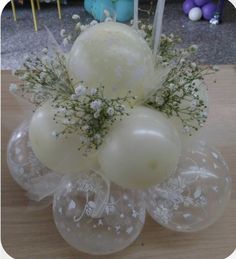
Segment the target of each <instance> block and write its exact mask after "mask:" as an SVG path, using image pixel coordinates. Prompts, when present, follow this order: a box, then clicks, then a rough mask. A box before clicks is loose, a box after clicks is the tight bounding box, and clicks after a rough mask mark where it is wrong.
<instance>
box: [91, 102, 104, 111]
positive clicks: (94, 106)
mask: <svg viewBox="0 0 236 259" xmlns="http://www.w3.org/2000/svg"><path fill="white" fill-rule="evenodd" d="M101 107H102V101H101V100H99V99H98V100H95V101H93V102H91V103H90V108H91V109H93V110H94V111H99V110H100V108H101Z"/></svg>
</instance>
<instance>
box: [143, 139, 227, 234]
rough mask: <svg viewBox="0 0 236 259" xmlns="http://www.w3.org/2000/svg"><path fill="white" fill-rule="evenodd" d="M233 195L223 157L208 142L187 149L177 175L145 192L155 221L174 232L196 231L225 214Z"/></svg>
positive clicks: (192, 145) (149, 209)
mask: <svg viewBox="0 0 236 259" xmlns="http://www.w3.org/2000/svg"><path fill="white" fill-rule="evenodd" d="M230 193H231V178H230V175H229V171H228V166H227V164H226V162H225V160H224V158H223V157H222V156H221V154H220V153H219V152H218V151H217V150H215V149H214V148H212V147H209V146H207V145H206V144H205V143H202V142H197V143H194V144H193V143H191V145H188V146H186V147H185V148H184V151H183V155H182V157H181V159H180V162H179V165H178V168H177V170H176V173H175V175H173V176H172V177H170V178H169V179H168V180H167V181H165V182H164V183H162V184H159V185H157V186H155V187H152V188H150V189H148V191H147V192H146V206H147V211H148V212H149V214H150V215H151V216H152V218H153V219H154V220H155V221H157V222H158V223H160V224H161V225H163V226H164V227H166V228H169V229H171V230H174V231H179V232H195V231H199V230H202V229H204V228H206V227H208V226H210V225H212V224H213V223H214V222H215V221H216V220H218V219H219V217H220V216H221V215H222V214H223V212H224V210H225V207H226V206H227V204H228V202H229V199H230Z"/></svg>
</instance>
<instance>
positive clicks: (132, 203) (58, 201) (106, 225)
mask: <svg viewBox="0 0 236 259" xmlns="http://www.w3.org/2000/svg"><path fill="white" fill-rule="evenodd" d="M142 198H143V195H142V193H141V192H139V191H133V190H125V189H122V188H121V187H118V186H117V185H114V184H111V186H110V183H109V182H108V181H106V180H105V179H104V178H103V177H102V176H101V175H100V174H98V173H95V172H94V171H90V172H86V173H84V174H82V175H80V176H78V175H77V176H74V178H67V179H64V181H63V182H62V185H61V186H60V188H58V190H57V192H56V193H55V194H54V201H53V212H54V220H55V223H56V226H57V228H58V230H59V232H60V234H61V235H62V237H63V238H64V239H65V240H66V241H67V242H68V243H69V244H70V245H71V246H73V247H75V248H76V249H78V250H80V251H83V252H86V253H89V254H110V253H114V252H117V251H120V250H122V249H124V248H125V247H127V246H129V245H130V244H131V243H132V242H133V241H134V240H135V239H136V238H137V237H138V235H139V233H140V232H141V230H142V227H143V224H144V221H145V209H144V206H143V199H142Z"/></svg>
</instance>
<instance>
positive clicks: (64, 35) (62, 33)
mask: <svg viewBox="0 0 236 259" xmlns="http://www.w3.org/2000/svg"><path fill="white" fill-rule="evenodd" d="M60 35H61V37H62V38H64V37H66V30H65V29H62V30H61V31H60Z"/></svg>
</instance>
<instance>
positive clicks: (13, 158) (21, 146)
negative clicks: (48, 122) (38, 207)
mask: <svg viewBox="0 0 236 259" xmlns="http://www.w3.org/2000/svg"><path fill="white" fill-rule="evenodd" d="M28 129H29V121H28V120H27V121H24V122H23V123H22V124H21V125H20V126H19V127H18V128H17V129H16V130H15V131H14V132H13V134H12V136H11V138H10V140H9V144H8V149H7V163H8V168H9V171H10V174H11V175H12V177H13V178H14V180H15V181H16V182H17V183H18V184H19V185H20V186H21V187H22V188H23V189H24V190H26V191H27V192H28V194H29V197H30V198H31V199H34V200H41V199H43V198H45V197H47V196H48V195H50V194H52V193H53V191H54V190H55V188H56V187H57V186H58V184H59V182H60V180H61V177H62V176H61V175H59V174H57V173H54V172H53V171H51V170H49V169H47V168H46V167H45V166H44V165H43V164H42V163H41V162H40V161H39V160H38V159H37V158H36V156H35V155H34V153H33V151H32V149H31V145H30V141H29V137H28Z"/></svg>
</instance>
